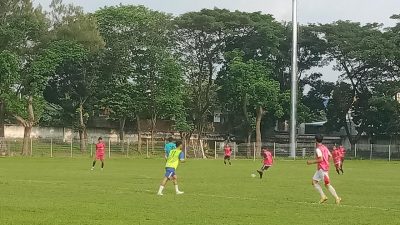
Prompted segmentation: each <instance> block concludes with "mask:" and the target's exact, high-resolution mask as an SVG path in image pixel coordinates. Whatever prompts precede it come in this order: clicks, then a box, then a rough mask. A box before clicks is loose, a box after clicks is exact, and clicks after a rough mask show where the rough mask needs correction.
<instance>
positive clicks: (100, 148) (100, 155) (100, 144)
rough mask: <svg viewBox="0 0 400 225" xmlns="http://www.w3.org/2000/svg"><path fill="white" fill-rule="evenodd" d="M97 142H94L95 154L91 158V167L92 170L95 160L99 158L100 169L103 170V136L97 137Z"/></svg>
mask: <svg viewBox="0 0 400 225" xmlns="http://www.w3.org/2000/svg"><path fill="white" fill-rule="evenodd" d="M97 141H98V142H97V144H96V156H95V158H94V160H93V164H92V169H91V170H94V165H96V161H97V160H100V161H101V170H103V168H104V151H105V149H106V145H105V144H104V142H103V138H101V137H99V139H97Z"/></svg>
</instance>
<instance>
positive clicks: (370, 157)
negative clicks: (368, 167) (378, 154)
mask: <svg viewBox="0 0 400 225" xmlns="http://www.w3.org/2000/svg"><path fill="white" fill-rule="evenodd" d="M370 148H371V152H370V153H369V160H372V144H371V147H370Z"/></svg>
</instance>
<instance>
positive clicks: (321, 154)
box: [316, 144, 331, 171]
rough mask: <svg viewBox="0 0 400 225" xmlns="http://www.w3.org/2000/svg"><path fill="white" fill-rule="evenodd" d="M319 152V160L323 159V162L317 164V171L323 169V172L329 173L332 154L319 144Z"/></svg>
mask: <svg viewBox="0 0 400 225" xmlns="http://www.w3.org/2000/svg"><path fill="white" fill-rule="evenodd" d="M316 152H317V159H318V158H319V157H322V162H320V163H318V164H317V169H318V170H320V169H322V170H323V171H329V156H331V153H330V152H329V150H328V148H327V147H326V146H325V145H323V144H319V145H318V146H317V149H316Z"/></svg>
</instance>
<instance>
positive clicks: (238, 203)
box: [0, 158, 400, 225]
mask: <svg viewBox="0 0 400 225" xmlns="http://www.w3.org/2000/svg"><path fill="white" fill-rule="evenodd" d="M90 164H91V160H90V159H88V158H86V159H85V158H0V190H1V196H0V224H2V225H6V224H102V225H104V224H267V223H268V224H317V223H320V224H341V225H342V224H385V225H389V224H400V199H399V198H398V196H400V189H399V186H400V173H399V170H400V164H399V163H398V162H391V163H389V162H385V161H345V167H344V169H345V175H343V176H342V175H337V174H335V173H334V171H333V168H331V172H330V174H331V180H332V184H333V185H334V187H335V188H336V190H337V192H338V194H339V195H340V196H341V197H342V199H343V203H342V205H341V206H336V205H335V204H334V199H333V198H332V197H331V196H330V195H329V193H328V192H327V191H326V190H325V189H324V191H325V192H326V193H327V195H328V197H330V198H329V200H328V202H327V204H324V205H319V204H316V202H317V201H318V200H319V196H318V194H317V193H316V191H315V190H314V189H313V187H312V186H311V177H312V175H313V174H314V171H315V165H313V166H307V165H305V161H302V160H297V161H288V160H277V161H276V162H275V165H274V167H272V168H271V169H270V171H267V172H266V175H265V179H264V178H263V179H262V180H260V179H259V178H258V177H257V178H252V177H251V176H250V175H251V173H255V170H256V169H257V168H258V167H259V166H260V165H261V164H260V161H259V160H258V161H256V162H253V161H252V160H234V161H233V165H232V166H225V165H224V164H223V162H222V160H188V161H187V162H185V164H182V165H181V166H180V167H179V168H178V171H177V173H178V176H179V178H180V189H181V190H182V191H185V194H184V195H180V196H176V195H175V194H174V192H173V186H172V184H171V183H169V184H168V185H167V187H166V190H165V191H164V196H156V191H157V190H158V186H159V182H160V180H161V178H162V176H163V173H164V170H163V166H164V161H163V160H162V159H124V158H119V159H107V160H106V167H105V169H104V171H100V169H99V163H98V164H97V165H96V169H95V170H94V171H90V167H91V165H90Z"/></svg>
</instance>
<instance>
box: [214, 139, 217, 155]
mask: <svg viewBox="0 0 400 225" xmlns="http://www.w3.org/2000/svg"><path fill="white" fill-rule="evenodd" d="M214 159H217V141H214Z"/></svg>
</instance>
